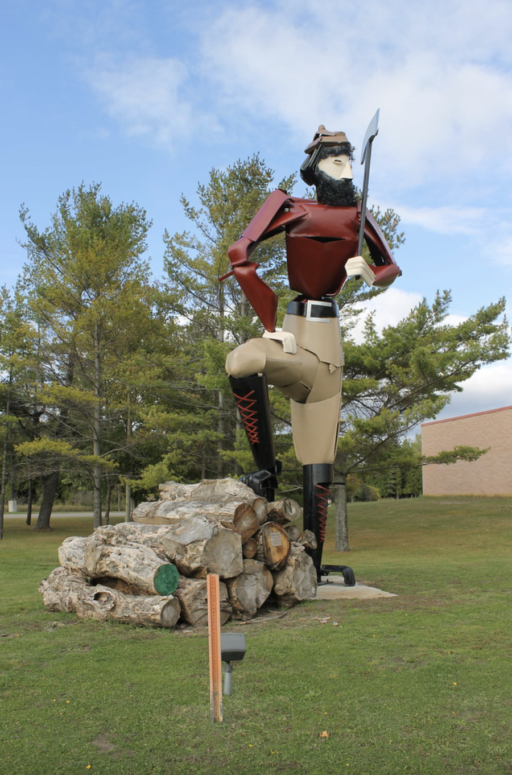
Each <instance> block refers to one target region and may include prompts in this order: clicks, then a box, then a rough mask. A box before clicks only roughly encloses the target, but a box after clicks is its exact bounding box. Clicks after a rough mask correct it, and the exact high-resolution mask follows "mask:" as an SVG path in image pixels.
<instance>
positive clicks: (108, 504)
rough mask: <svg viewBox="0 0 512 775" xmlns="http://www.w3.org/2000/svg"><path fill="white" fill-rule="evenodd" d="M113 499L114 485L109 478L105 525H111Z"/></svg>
mask: <svg viewBox="0 0 512 775" xmlns="http://www.w3.org/2000/svg"><path fill="white" fill-rule="evenodd" d="M111 498H112V483H111V481H110V478H109V477H107V494H106V498H105V524H106V525H110V501H111Z"/></svg>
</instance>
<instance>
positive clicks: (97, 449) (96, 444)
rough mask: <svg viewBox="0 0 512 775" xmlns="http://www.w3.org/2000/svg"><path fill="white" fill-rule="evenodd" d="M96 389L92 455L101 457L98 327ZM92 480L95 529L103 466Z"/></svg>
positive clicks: (96, 469) (98, 521)
mask: <svg viewBox="0 0 512 775" xmlns="http://www.w3.org/2000/svg"><path fill="white" fill-rule="evenodd" d="M94 387H95V394H96V399H97V401H96V405H95V407H94V417H93V432H92V454H93V455H96V456H97V457H100V455H101V444H100V439H101V403H100V399H101V357H100V335H99V331H98V325H97V324H96V327H95V330H94ZM92 479H93V487H94V497H93V508H94V527H95V528H96V527H100V526H101V466H100V465H99V464H98V463H95V464H94V466H93V470H92Z"/></svg>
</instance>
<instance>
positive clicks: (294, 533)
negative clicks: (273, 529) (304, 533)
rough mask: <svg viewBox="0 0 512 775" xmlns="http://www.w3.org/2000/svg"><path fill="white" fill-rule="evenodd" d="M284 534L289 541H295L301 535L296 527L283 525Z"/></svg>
mask: <svg viewBox="0 0 512 775" xmlns="http://www.w3.org/2000/svg"><path fill="white" fill-rule="evenodd" d="M284 529H285V530H286V532H287V533H288V538H289V539H290V541H296V540H297V538H298V537H299V536H300V534H301V529H300V527H298V525H285V528H284Z"/></svg>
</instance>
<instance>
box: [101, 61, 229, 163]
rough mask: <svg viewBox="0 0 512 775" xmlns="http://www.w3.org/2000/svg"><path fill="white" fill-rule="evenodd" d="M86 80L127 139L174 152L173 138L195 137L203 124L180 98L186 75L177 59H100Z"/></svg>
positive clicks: (186, 81)
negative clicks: (149, 141)
mask: <svg viewBox="0 0 512 775" xmlns="http://www.w3.org/2000/svg"><path fill="white" fill-rule="evenodd" d="M87 75H88V80H89V82H90V83H91V85H92V87H93V89H94V90H95V91H96V92H97V93H98V94H99V95H100V97H101V99H102V101H103V102H104V105H105V108H106V110H107V112H108V113H109V114H110V115H111V116H112V117H113V118H115V119H117V120H118V121H119V122H120V123H121V124H122V125H123V126H124V127H125V130H126V132H127V133H128V134H129V135H141V136H148V137H150V138H151V139H152V141H153V142H155V143H157V144H158V145H162V146H166V147H167V148H169V149H173V148H175V143H176V141H177V139H178V138H190V137H191V136H193V135H195V132H196V127H197V126H198V124H199V123H200V122H201V120H203V119H204V116H201V111H197V110H196V109H195V106H194V105H193V103H192V101H191V100H189V99H187V97H186V96H185V91H186V87H187V85H188V79H189V73H188V70H187V68H186V67H185V65H184V64H183V63H182V62H181V61H180V60H178V59H173V58H167V59H157V58H147V57H131V58H129V59H126V60H123V61H122V62H119V61H112V60H110V59H101V60H99V61H98V63H97V65H96V67H95V68H94V69H92V70H89V72H88V74H87ZM212 124H214V122H213V121H212V120H211V118H210V119H209V126H210V128H211V127H212Z"/></svg>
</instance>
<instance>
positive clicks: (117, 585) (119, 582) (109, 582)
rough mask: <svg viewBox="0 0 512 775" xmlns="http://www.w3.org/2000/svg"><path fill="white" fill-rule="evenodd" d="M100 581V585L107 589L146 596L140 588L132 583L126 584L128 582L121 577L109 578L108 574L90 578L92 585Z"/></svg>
mask: <svg viewBox="0 0 512 775" xmlns="http://www.w3.org/2000/svg"><path fill="white" fill-rule="evenodd" d="M100 582H101V584H102V586H104V587H109V589H117V591H118V592H122V593H123V594H124V595H142V596H143V597H147V595H146V593H145V592H143V591H142V589H140V588H139V587H135V586H134V585H133V584H128V582H127V581H123V579H113V578H109V576H103V577H102V578H101V579H91V585H92V586H96V585H98V584H100Z"/></svg>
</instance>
